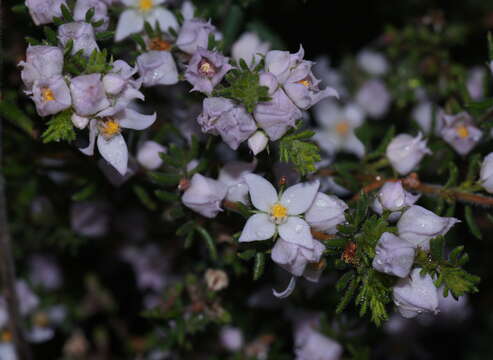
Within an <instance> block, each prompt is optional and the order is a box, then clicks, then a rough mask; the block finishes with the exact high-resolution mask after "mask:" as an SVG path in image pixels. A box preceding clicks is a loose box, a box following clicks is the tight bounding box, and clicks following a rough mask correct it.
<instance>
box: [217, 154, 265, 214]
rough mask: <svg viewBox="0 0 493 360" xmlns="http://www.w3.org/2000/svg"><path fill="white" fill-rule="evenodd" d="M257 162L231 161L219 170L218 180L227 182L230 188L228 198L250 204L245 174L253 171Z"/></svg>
mask: <svg viewBox="0 0 493 360" xmlns="http://www.w3.org/2000/svg"><path fill="white" fill-rule="evenodd" d="M256 166H257V163H256V162H255V161H254V162H251V163H247V162H242V161H231V162H229V163H227V164H226V165H225V166H224V167H223V168H222V169H221V171H219V177H218V180H219V181H220V182H222V183H223V184H225V185H226V186H227V189H228V193H227V195H226V200H228V201H233V202H237V201H238V202H241V203H243V204H248V202H249V201H248V185H247V184H246V182H245V180H244V179H243V176H244V175H246V174H250V173H252V172H253V170H254V169H255V167H256Z"/></svg>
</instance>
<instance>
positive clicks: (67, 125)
mask: <svg viewBox="0 0 493 360" xmlns="http://www.w3.org/2000/svg"><path fill="white" fill-rule="evenodd" d="M71 117H72V110H70V109H67V110H64V111H62V112H60V113H58V114H56V115H53V116H52V117H51V119H50V120H49V121H48V122H47V125H48V128H47V129H46V130H45V131H44V133H43V135H41V136H42V138H43V142H44V143H49V142H52V141H60V140H64V141H67V142H71V141H73V140H75V137H76V134H75V130H74V125H73V124H72V120H71Z"/></svg>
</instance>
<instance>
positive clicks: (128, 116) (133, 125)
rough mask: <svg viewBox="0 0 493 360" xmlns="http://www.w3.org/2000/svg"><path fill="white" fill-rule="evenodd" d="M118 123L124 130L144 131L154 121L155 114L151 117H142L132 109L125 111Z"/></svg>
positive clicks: (142, 115)
mask: <svg viewBox="0 0 493 360" xmlns="http://www.w3.org/2000/svg"><path fill="white" fill-rule="evenodd" d="M119 121H120V126H122V127H124V128H127V129H134V130H144V129H147V128H148V127H149V126H151V125H152V124H153V123H154V121H156V113H154V114H152V115H144V114H141V113H139V112H137V111H135V110H132V109H125V112H124V113H123V115H122V118H121V119H119Z"/></svg>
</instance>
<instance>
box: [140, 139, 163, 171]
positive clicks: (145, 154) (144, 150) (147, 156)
mask: <svg viewBox="0 0 493 360" xmlns="http://www.w3.org/2000/svg"><path fill="white" fill-rule="evenodd" d="M165 152H166V148H165V147H164V146H162V145H160V144H158V143H157V142H155V141H150V140H149V141H146V142H145V143H144V144H143V145H142V146H141V147H140V148H139V151H137V161H138V163H139V164H140V165H142V166H143V167H144V168H146V169H147V170H156V169H157V168H158V167H160V166H161V165H162V163H163V159H161V157H160V156H159V153H165Z"/></svg>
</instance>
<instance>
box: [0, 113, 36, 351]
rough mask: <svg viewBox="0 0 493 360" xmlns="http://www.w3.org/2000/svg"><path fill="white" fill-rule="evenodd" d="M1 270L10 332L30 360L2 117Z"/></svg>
mask: <svg viewBox="0 0 493 360" xmlns="http://www.w3.org/2000/svg"><path fill="white" fill-rule="evenodd" d="M0 269H1V272H2V283H3V290H4V294H5V300H6V302H7V309H8V313H9V330H10V332H11V334H12V340H13V342H14V346H15V349H16V352H17V358H18V359H19V360H30V359H31V351H30V348H29V345H28V343H27V342H26V339H25V338H24V334H23V332H22V326H21V321H22V320H21V316H20V312H19V301H18V298H17V291H16V276H15V265H14V260H13V257H12V250H11V247H10V232H9V227H8V221H7V203H6V198H5V180H4V176H3V164H2V118H1V117H0Z"/></svg>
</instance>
